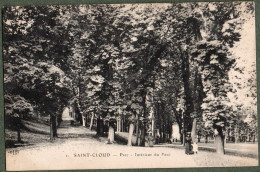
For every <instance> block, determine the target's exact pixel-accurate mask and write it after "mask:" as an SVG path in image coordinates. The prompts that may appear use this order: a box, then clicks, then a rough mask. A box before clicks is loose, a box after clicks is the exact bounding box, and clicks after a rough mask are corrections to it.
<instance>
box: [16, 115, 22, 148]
mask: <svg viewBox="0 0 260 172" xmlns="http://www.w3.org/2000/svg"><path fill="white" fill-rule="evenodd" d="M17 121H18V122H17V141H18V143H21V142H22V139H21V118H20V115H19V117H18V120H17Z"/></svg>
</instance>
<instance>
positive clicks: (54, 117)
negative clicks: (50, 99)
mask: <svg viewBox="0 0 260 172" xmlns="http://www.w3.org/2000/svg"><path fill="white" fill-rule="evenodd" d="M52 122H53V124H52V128H53V137H58V133H57V117H56V116H53V120H52Z"/></svg>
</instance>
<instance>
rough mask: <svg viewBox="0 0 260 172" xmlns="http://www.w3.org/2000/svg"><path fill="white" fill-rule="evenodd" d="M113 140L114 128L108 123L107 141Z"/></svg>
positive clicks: (112, 141) (111, 141)
mask: <svg viewBox="0 0 260 172" xmlns="http://www.w3.org/2000/svg"><path fill="white" fill-rule="evenodd" d="M114 141H115V129H114V127H113V126H111V125H109V129H108V143H114Z"/></svg>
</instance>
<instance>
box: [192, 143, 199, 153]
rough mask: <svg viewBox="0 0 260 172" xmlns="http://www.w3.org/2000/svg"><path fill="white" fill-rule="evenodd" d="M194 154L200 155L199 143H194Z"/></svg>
mask: <svg viewBox="0 0 260 172" xmlns="http://www.w3.org/2000/svg"><path fill="white" fill-rule="evenodd" d="M193 152H194V153H195V154H197V153H198V143H197V142H194V143H193Z"/></svg>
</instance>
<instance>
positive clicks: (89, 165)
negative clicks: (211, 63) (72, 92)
mask: <svg viewBox="0 0 260 172" xmlns="http://www.w3.org/2000/svg"><path fill="white" fill-rule="evenodd" d="M58 136H59V138H57V139H56V140H54V141H53V142H46V141H44V142H42V143H39V144H37V145H33V146H26V147H20V148H15V149H7V169H8V170H40V169H44V170H58V169H59V170H65V169H118V168H128V169H129V168H181V167H185V168H187V167H203V166H204V167H206V166H211V167H212V166H256V165H257V164H258V161H257V160H256V159H250V158H249V159H245V158H242V157H233V156H222V157H220V156H219V155H217V154H215V153H212V152H200V153H199V154H198V155H186V154H185V153H184V150H183V149H176V148H169V147H127V146H126V145H120V144H116V143H115V144H106V143H105V140H106V138H97V137H95V132H94V131H90V130H89V129H87V128H85V127H82V126H70V121H69V120H66V121H63V123H62V125H61V126H60V128H59V129H58Z"/></svg>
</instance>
